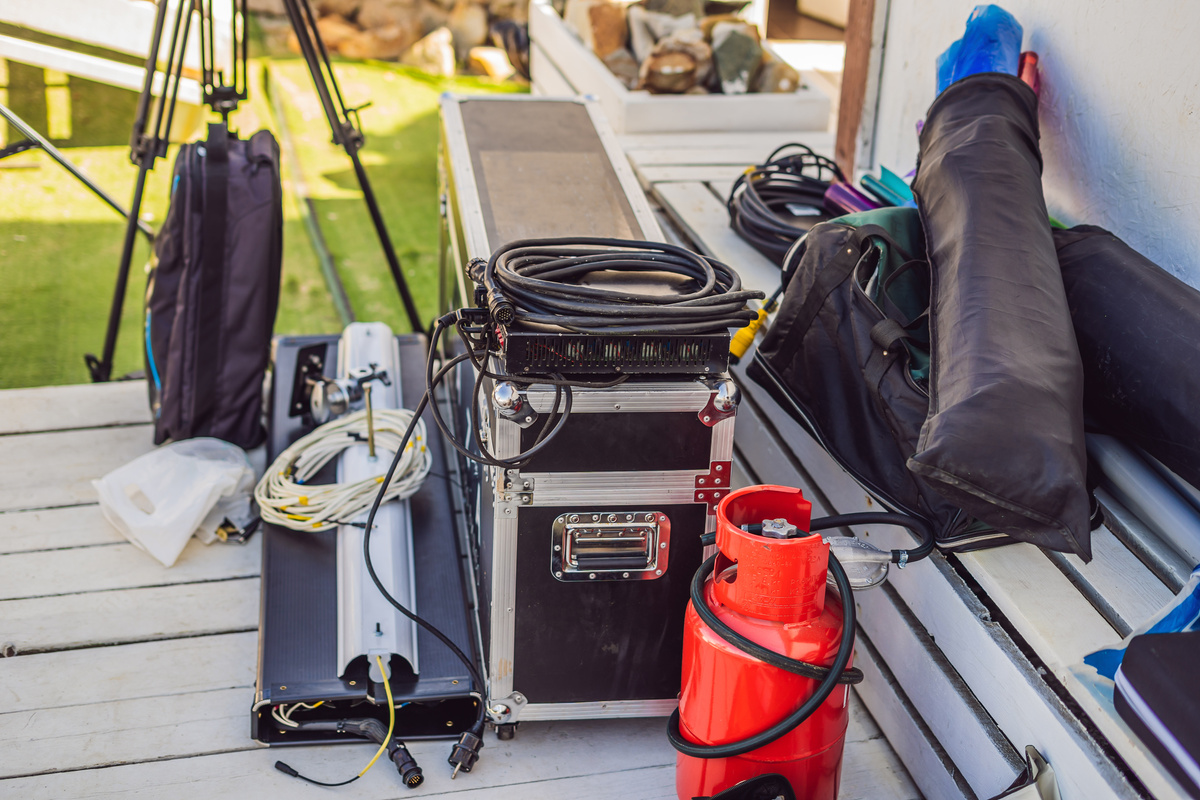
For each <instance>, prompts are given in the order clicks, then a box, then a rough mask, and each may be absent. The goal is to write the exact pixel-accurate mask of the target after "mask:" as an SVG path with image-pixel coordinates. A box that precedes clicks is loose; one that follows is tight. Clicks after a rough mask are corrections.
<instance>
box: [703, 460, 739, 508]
mask: <svg viewBox="0 0 1200 800" xmlns="http://www.w3.org/2000/svg"><path fill="white" fill-rule="evenodd" d="M732 468H733V465H732V462H730V461H714V462H712V464H710V465H709V467H708V474H707V475H697V476H696V491H695V497H694V499H695V502H697V503H705V504H707V505H708V513H709V514H710V515H711V514H716V513H717V503H719V502H721V498H723V497H724V496H725V495H727V494H729V481H730V473H731V472H732Z"/></svg>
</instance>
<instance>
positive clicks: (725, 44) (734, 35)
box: [712, 22, 763, 94]
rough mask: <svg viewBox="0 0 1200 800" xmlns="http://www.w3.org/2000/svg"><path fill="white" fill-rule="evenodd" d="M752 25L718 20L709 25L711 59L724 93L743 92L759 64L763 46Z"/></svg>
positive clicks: (752, 79) (747, 87)
mask: <svg viewBox="0 0 1200 800" xmlns="http://www.w3.org/2000/svg"><path fill="white" fill-rule="evenodd" d="M753 27H754V26H753V25H750V24H748V23H742V22H718V23H717V24H716V25H714V26H713V44H712V49H713V60H714V61H716V64H717V77H718V78H719V80H720V82H721V91H722V92H724V93H725V94H745V93H746V92H748V91H750V84H751V83H752V82H753V81H754V77H755V75H756V74H757V72H758V69H759V67H760V66H761V65H762V60H763V49H762V45H761V44H759V43H758V32H757V31H751V30H749V29H752V28H753Z"/></svg>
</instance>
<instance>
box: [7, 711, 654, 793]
mask: <svg viewBox="0 0 1200 800" xmlns="http://www.w3.org/2000/svg"><path fill="white" fill-rule="evenodd" d="M248 711H249V709H248V706H247V708H246V712H247V716H248ZM246 721H248V720H245V719H244V720H242V721H241V722H242V723H243V724H241V725H239V731H240V732H241V733H242V734H243V735H246V734H247V733H248V726H247V725H245V724H244V723H245V722H246ZM247 741H249V740H248V739H247ZM409 748H410V750H411V752H412V753H413V755H414V757H415V758H416V759H417V761H418V763H420V764H421V766H422V768H423V769H424V770H425V772H426V780H425V784H424V785H422V786H421V787H419V788H418V789H416V790H408V789H405V788H402V787H401V784H400V783H399V780H398V778H397V776H396V772H395V769H394V768H393V767H391V766H390V765H389V764H388V763H387V762H386V761H381V762H380V763H379V764H377V765H376V767H375V768H374V769H372V770H371V771H370V772H368V773H367V774H366V775H365V776H363V778H362V779H361V780H359V781H357V782H355V784H354V787H353V789H351V790H346V791H348V792H350V793H351V795H352V796H354V797H364V798H365V797H378V798H396V797H400V796H404V797H412V796H421V795H437V794H447V793H461V794H464V795H465V796H467V797H471V796H481V797H489V798H490V797H505V796H506V795H505V794H503V793H501V792H502V791H503V790H504V789H505V788H506V787H512V789H513V790H514V791H519V792H521V793H522V794H521V795H520V796H523V797H547V798H550V797H559V796H564V795H560V794H558V792H559V791H560V788H561V786H558V787H556V785H555V784H556V783H560V782H561V780H562V779H566V778H573V777H580V778H586V780H583V781H581V785H582V786H588V785H591V786H595V787H599V789H600V790H601V791H602V793H601V794H595V793H593V794H585V795H576V794H574V793H568V794H566V795H565V796H568V797H574V796H585V797H609V798H612V797H627V796H632V797H642V796H649V797H658V796H664V797H670V796H673V794H674V780H675V774H674V773H675V751H674V750H672V749H671V746H670V745H669V744H668V743H667V741H666V736H665V734H664V733H663V723H662V720H592V721H586V722H553V723H528V722H527V723H524V724H522V726H521V728H520V730H519V732H518V733H517V736H516V738H515V739H513V740H511V741H507V742H501V741H499V740H497V739H496V738H495V736H494V735H492V734H490V733H489V734H487V737H486V743H485V746H484V749H483V751H482V754H481V758H480V761H479V763H478V764H477V765H476V766H475V768H474V769H473V770H472V771H471V772H470V773H468V774H460V775H459V777H458V779H457V780H455V781H454V782H453V783H452V782H451V781H450V774H449V773H450V768H449V767H448V766H447V765H446V756H447V755H448V754H449V750H450V742H449V741H446V740H440V741H414V742H410V743H409ZM371 752H372V751H371V748H370V747H368V746H366V745H361V746H360V745H337V746H314V747H309V746H305V747H289V748H271V749H266V748H260V749H254V750H246V751H241V752H235V753H224V754H219V755H209V756H201V757H197V758H181V759H176V760H173V761H154V762H150V763H142V764H136V765H128V766H114V767H110V768H108V769H105V770H104V772H103V773H94V772H89V771H79V772H65V773H58V774H53V775H43V776H38V777H35V778H18V779H14V780H9V781H6V782H3V783H0V794H2V795H5V796H8V795H10V794H11V796H14V797H23V798H31V800H32V798H61V797H72V798H81V799H82V798H89V797H110V798H111V797H121V798H154V799H155V800H158V798H161V797H164V796H165V797H171V798H178V799H179V800H187V798H204V800H208V799H209V798H214V797H235V796H242V797H287V798H297V800H302V799H303V798H328V797H329V796H330V795H329V790H328V789H323V788H321V787H316V786H311V785H309V784H306V783H303V782H301V781H299V780H297V779H295V778H291V777H288V776H286V775H284V774H282V773H280V772H278V771H276V770H275V769H274V766H273V765H274V763H275V761H276V760H283V761H286V762H287V763H289V764H291V765H292V766H293V767H295V768H296V769H298V770H300V771H301V772H302V773H304V774H305V775H309V776H312V777H314V778H317V779H318V780H342V779H344V778H347V777H350V776H351V775H353V774H354V773H356V772H358V771H359V770H360V769H362V767H363V766H364V765H365V764H366V762H367V760H368V759H369V758H370V757H371ZM645 769H658V770H661V771H662V773H663V775H664V778H663V781H664V783H663V784H662V786H663V788H664V790H669V793H668V794H665V795H663V794H656V793H655V791H656V790H655V789H654V786H653V785H651V786H650V787H649V788H650V790H651V791H650V792H649V793H648V794H647V795H643V794H642V792H641V791H640V790H638V789H637V788H635V787H634V786H632V785H630V784H626V783H622V782H621V781H620V780H619V778H618V776H620V775H621V774H625V773H628V772H629V771H630V770H645ZM99 774H102V775H103V780H97V776H98V775H99ZM402 792H403V795H401V793H402ZM475 793H479V794H478V795H476V794H475ZM511 796H517V795H511Z"/></svg>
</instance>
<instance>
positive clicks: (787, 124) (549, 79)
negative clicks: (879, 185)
mask: <svg viewBox="0 0 1200 800" xmlns="http://www.w3.org/2000/svg"><path fill="white" fill-rule="evenodd" d="M529 36H530V39H531V41H532V44H531V47H530V69H531V70H532V76H533V91H534V93H535V94H539V95H549V96H574V95H577V94H583V95H593V96H594V97H596V99H597V100H599V101H600V105H601V107H602V108H603V109H604V113H605V115H606V116H607V117H608V121H609V123H610V124H611V125H612V127H613V130H614V131H616V132H617V133H618V134H626V133H671V132H677V131H678V132H688V133H693V132H697V131H823V130H826V129H827V128H828V127H829V97H828V96H827V95H825V93H824V92H822V91H820V90H819V89H816V88H813V86H812V83H811V82H810V81H808V80H807V79H806V78H805V76H803V75H802V76H801V78H802V79H803V80H804V83H805V84H806V85H804V86H801V88H800V89H798V90H797V91H795V92H793V93H789V94H742V95H726V94H710V95H664V94H657V95H656V94H650V93H649V92H646V91H629V90H628V89H626V88H625V87H624V86H623V85H622V84H621V82H620V81H619V80H617V78H616V76H614V75H613V74H612V73H611V72H610V71H609V69H608V67H606V66H605V65H604V62H603V61H601V60H600V59H599V58H598V57H597V56H596V54H595V53H593V52H592V51H591V50H590V49H588V47H587V46H586V45H584V44H583V42H581V41H580V40H579V39H578V37H576V35H575V34H574V33H573V32H572V31H571V30H570V29H569V28H567V26H566V25H565V24H564V23H563V21H562V18H561V17H559V16H558V14H557V13H555V11H554V9H553V8H552V7H551V5H550V4H549V2H547V0H533V2H531V3H530V5H529Z"/></svg>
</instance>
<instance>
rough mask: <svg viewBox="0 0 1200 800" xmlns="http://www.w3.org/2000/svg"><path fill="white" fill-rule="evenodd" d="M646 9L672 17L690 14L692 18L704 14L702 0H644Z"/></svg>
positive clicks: (698, 17) (697, 17)
mask: <svg viewBox="0 0 1200 800" xmlns="http://www.w3.org/2000/svg"><path fill="white" fill-rule="evenodd" d="M646 10H647V11H653V12H657V13H659V14H669V15H670V16H672V17H682V16H684V15H686V14H691V15H692V18H693V19H700V17H702V16H704V0H646ZM689 27H690V26H689Z"/></svg>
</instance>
